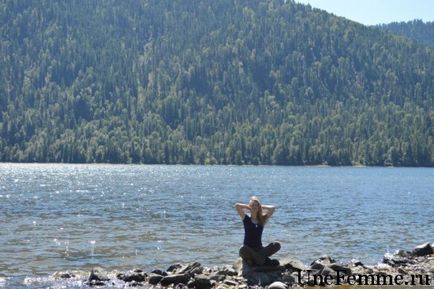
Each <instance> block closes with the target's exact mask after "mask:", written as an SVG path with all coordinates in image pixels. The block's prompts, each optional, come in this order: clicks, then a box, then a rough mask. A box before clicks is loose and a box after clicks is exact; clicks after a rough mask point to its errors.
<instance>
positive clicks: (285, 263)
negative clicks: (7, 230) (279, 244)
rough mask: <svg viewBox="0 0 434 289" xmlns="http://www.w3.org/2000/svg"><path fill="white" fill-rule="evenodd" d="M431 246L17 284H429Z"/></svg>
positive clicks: (72, 273) (66, 274)
mask: <svg viewBox="0 0 434 289" xmlns="http://www.w3.org/2000/svg"><path fill="white" fill-rule="evenodd" d="M433 247H434V243H432V244H431V243H424V244H422V245H419V246H417V247H415V248H414V249H413V250H411V251H404V250H399V251H396V252H395V253H393V254H391V253H386V254H384V257H383V260H382V262H379V263H377V264H375V265H365V264H364V263H362V262H361V261H359V260H352V261H351V262H350V263H348V264H344V263H340V262H339V261H337V260H334V259H333V258H332V257H330V256H322V257H319V258H318V259H316V260H314V261H313V262H312V263H310V264H304V263H303V262H301V261H300V260H298V259H296V258H293V257H286V258H283V259H280V260H279V265H278V266H250V265H248V264H246V263H245V262H244V261H242V259H241V258H238V259H236V260H235V262H234V264H232V265H229V264H227V265H223V266H220V267H218V266H214V267H204V266H202V265H201V264H200V263H199V262H192V263H185V264H181V263H177V264H173V265H170V266H169V267H168V268H167V269H166V270H162V269H154V270H152V271H150V272H145V271H144V270H142V269H139V268H136V269H132V270H129V271H117V270H115V271H110V272H107V271H105V270H104V269H102V268H98V267H95V268H93V269H92V270H91V271H90V272H88V271H87V272H86V271H80V270H69V271H59V272H55V273H53V274H52V275H50V276H47V277H46V278H43V277H42V278H41V277H38V278H30V277H27V278H25V279H24V281H23V283H24V285H27V286H30V287H31V288H32V286H33V285H34V286H35V287H37V288H39V287H40V286H47V283H50V282H53V283H55V284H58V283H61V284H62V285H64V286H66V287H74V288H75V287H77V288H89V287H95V288H98V287H100V288H124V287H139V288H154V287H156V288H162V287H163V288H175V289H187V288H196V289H212V288H215V289H230V288H237V289H243V288H256V289H259V288H267V289H289V288H309V287H311V286H322V287H323V286H327V287H333V286H341V285H344V286H347V287H345V288H355V287H357V288H359V286H362V287H363V286H371V285H375V286H383V285H387V286H412V288H415V287H414V286H422V287H423V286H425V287H424V288H429V287H427V286H431V285H434V250H433ZM6 279H7V278H6ZM0 281H1V280H0ZM44 281H45V282H46V283H44ZM5 282H6V281H5V280H3V282H0V284H1V283H3V284H4V283H5ZM376 282H377V283H376ZM378 282H380V283H378ZM348 286H349V287H348ZM353 286H355V287H353ZM392 288H393V287H392ZM416 288H417V287H416Z"/></svg>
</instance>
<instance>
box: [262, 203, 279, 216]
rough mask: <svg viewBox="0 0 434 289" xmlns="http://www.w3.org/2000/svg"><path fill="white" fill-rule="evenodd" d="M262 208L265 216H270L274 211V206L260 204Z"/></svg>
mask: <svg viewBox="0 0 434 289" xmlns="http://www.w3.org/2000/svg"><path fill="white" fill-rule="evenodd" d="M262 210H264V211H265V215H266V216H267V218H270V217H271V216H272V215H273V213H274V211H276V207H275V206H267V205H262Z"/></svg>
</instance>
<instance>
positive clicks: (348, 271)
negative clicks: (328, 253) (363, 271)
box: [329, 263, 351, 275]
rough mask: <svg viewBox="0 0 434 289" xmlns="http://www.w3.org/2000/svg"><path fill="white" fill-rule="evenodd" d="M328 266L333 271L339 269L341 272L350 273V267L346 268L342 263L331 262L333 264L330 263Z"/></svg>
mask: <svg viewBox="0 0 434 289" xmlns="http://www.w3.org/2000/svg"><path fill="white" fill-rule="evenodd" d="M329 267H330V268H331V269H333V270H334V271H336V272H337V271H341V272H343V273H344V274H345V275H351V269H350V268H348V267H345V266H344V265H340V264H337V263H333V264H331V265H329Z"/></svg>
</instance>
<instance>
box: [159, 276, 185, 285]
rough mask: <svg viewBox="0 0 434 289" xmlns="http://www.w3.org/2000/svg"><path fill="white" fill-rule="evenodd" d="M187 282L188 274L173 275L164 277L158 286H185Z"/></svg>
mask: <svg viewBox="0 0 434 289" xmlns="http://www.w3.org/2000/svg"><path fill="white" fill-rule="evenodd" d="M189 280H190V274H174V275H169V276H164V277H163V278H162V279H161V281H160V284H161V285H162V286H168V285H171V284H174V285H177V284H180V283H182V284H187V283H188V281H189Z"/></svg>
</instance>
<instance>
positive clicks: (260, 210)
mask: <svg viewBox="0 0 434 289" xmlns="http://www.w3.org/2000/svg"><path fill="white" fill-rule="evenodd" d="M235 209H236V210H237V212H238V214H239V215H240V217H241V220H243V224H244V246H242V247H241V249H240V257H241V258H243V260H245V261H246V262H247V263H248V264H249V265H259V266H262V265H266V266H278V265H279V261H278V260H271V259H270V258H269V257H270V256H271V255H273V254H274V253H276V252H277V251H279V250H280V243H279V242H273V243H270V244H268V246H266V247H263V246H262V240H261V239H262V231H263V230H264V225H265V223H266V222H267V221H268V219H270V218H271V216H272V215H273V213H274V211H275V210H276V208H275V207H273V206H265V205H261V203H260V202H259V199H258V198H257V197H255V196H253V197H251V198H250V202H249V204H248V205H247V204H240V203H237V204H235ZM245 210H248V211H250V216H248V215H247V214H246V213H245Z"/></svg>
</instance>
